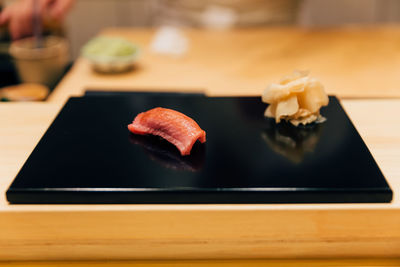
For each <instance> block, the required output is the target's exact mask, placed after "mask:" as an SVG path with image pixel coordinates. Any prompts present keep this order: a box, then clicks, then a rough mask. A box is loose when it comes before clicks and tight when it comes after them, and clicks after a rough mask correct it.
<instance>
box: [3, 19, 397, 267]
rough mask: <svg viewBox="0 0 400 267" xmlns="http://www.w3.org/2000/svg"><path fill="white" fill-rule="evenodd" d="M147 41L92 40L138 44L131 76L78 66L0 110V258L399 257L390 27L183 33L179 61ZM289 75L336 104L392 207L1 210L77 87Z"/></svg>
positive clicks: (231, 87)
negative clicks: (43, 95) (186, 48)
mask: <svg viewBox="0 0 400 267" xmlns="http://www.w3.org/2000/svg"><path fill="white" fill-rule="evenodd" d="M152 33H153V31H150V30H129V29H125V30H121V29H114V30H113V29H109V30H106V31H105V32H104V34H107V35H118V36H124V37H126V38H129V39H132V40H134V41H136V42H138V43H139V44H140V45H141V46H142V49H143V56H142V58H141V59H140V61H139V63H138V67H137V69H136V70H135V71H133V72H129V73H126V74H119V75H99V74H95V73H93V72H92V71H91V70H90V67H89V65H88V63H87V62H86V61H85V60H83V59H79V60H78V61H77V63H76V64H75V65H74V67H73V69H72V70H71V71H70V73H69V74H68V75H67V76H66V77H65V79H63V81H62V82H61V84H60V85H59V86H58V87H57V88H56V90H55V92H54V93H53V95H52V96H51V98H50V101H49V102H48V103H41V104H40V103H30V104H28V103H5V104H3V103H2V104H0V125H1V126H0V191H1V192H3V193H1V194H0V260H114V259H118V260H131V259H153V260H154V259H238V258H241V259H243V258H244V259H256V258H289V259H299V258H304V259H305V258H339V257H340V258H343V257H400V227H399V226H400V199H399V197H398V195H399V194H400V164H399V162H400V153H399V151H400V134H399V133H400V117H399V116H397V114H400V99H395V98H397V97H399V96H400V90H399V88H398V87H399V84H400V75H398V74H399V70H400V28H396V27H385V28H370V29H357V28H345V29H329V30H328V31H323V30H313V31H311V30H301V29H300V30H299V29H292V28H279V29H278V28H272V29H255V30H241V31H232V32H226V33H222V32H207V31H205V32H203V31H196V30H191V31H186V32H185V33H186V34H187V36H188V37H189V39H190V42H191V48H190V52H189V53H188V54H187V55H185V56H184V57H182V58H171V57H168V56H161V55H155V54H153V53H151V52H150V51H149V49H148V48H147V45H148V44H149V42H150V40H151V36H152ZM296 68H298V69H310V70H312V74H313V75H314V76H316V77H318V78H320V80H321V81H322V82H323V83H324V84H325V85H326V87H327V91H328V92H330V93H335V94H337V95H339V96H340V97H341V99H342V104H343V105H344V107H345V109H346V111H347V112H348V114H349V116H350V118H351V119H352V121H353V122H354V124H355V126H356V128H357V129H358V131H359V132H360V134H361V136H362V137H363V139H364V140H365V142H366V144H367V146H368V148H369V149H370V151H371V152H372V154H373V156H374V158H375V159H376V161H377V163H378V165H379V166H380V168H381V170H382V172H383V173H384V175H385V177H386V178H387V180H388V182H389V184H390V186H391V187H392V189H393V191H394V199H393V202H392V203H390V204H302V205H297V204H296V205H295V204H292V205H287V204H285V205H283V204H281V205H9V204H8V203H7V202H6V199H5V195H4V192H5V191H6V189H7V187H8V186H9V184H10V183H11V181H12V180H13V178H14V177H15V175H16V174H17V172H18V170H19V169H20V168H21V166H22V164H23V162H24V161H25V160H26V159H27V157H28V156H29V154H30V152H31V151H32V150H33V148H34V147H35V145H36V143H37V142H38V141H39V139H40V137H41V136H42V134H43V133H44V131H45V130H46V129H47V127H48V126H49V124H50V123H51V121H52V120H53V119H54V118H55V116H56V114H57V112H58V111H59V110H60V108H61V106H62V104H63V103H64V102H65V101H66V99H67V98H68V97H69V96H70V95H81V94H82V93H83V91H84V90H85V89H86V88H97V89H105V90H147V91H150V90H165V91H168V90H172V91H204V92H206V93H207V94H209V95H255V94H260V92H261V91H262V90H263V88H264V87H265V86H266V84H268V83H269V82H271V81H276V80H277V79H279V78H280V77H281V76H282V75H285V74H287V73H288V72H290V71H292V70H293V69H296ZM383 97H384V98H388V99H365V98H383ZM346 98H364V100H355V99H346ZM389 98H390V99H389ZM305 262H306V263H305V264H303V265H300V266H306V264H308V263H307V261H305ZM350 262H351V261H350ZM396 263H397V262H396ZM49 264H50V263H49ZM256 264H258V263H256ZM388 264H389V265H390V264H393V265H394V263H393V262H392V261H388ZM312 266H315V265H312Z"/></svg>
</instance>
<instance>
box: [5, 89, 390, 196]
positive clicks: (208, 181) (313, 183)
mask: <svg viewBox="0 0 400 267" xmlns="http://www.w3.org/2000/svg"><path fill="white" fill-rule="evenodd" d="M157 106H161V107H166V108H172V109H175V110H178V111H180V112H183V113H184V114H186V115H188V116H190V117H192V118H193V119H194V120H196V121H197V122H198V124H199V125H200V127H201V128H203V129H204V130H205V131H206V132H207V142H206V143H205V144H200V143H196V144H195V146H194V148H193V150H192V154H191V155H190V156H187V157H182V156H180V154H179V153H178V150H177V149H176V148H175V147H174V146H173V145H171V144H169V143H168V142H166V141H165V140H161V139H160V138H157V137H154V136H137V135H133V134H131V133H130V132H129V131H128V130H127V125H128V124H129V123H130V122H131V121H132V120H133V118H134V117H135V116H136V114H138V113H139V112H142V111H145V110H148V109H151V108H153V107H157ZM265 108H266V105H265V104H263V103H262V102H261V100H260V99H259V98H255V97H247V98H246V97H245V98H207V97H204V96H196V95H194V96H183V95H180V96H175V95H162V94H159V95H158V94H143V93H141V94H133V95H132V96H116V97H111V96H93V95H92V96H85V97H83V98H71V99H70V100H69V101H68V103H67V104H66V105H65V107H64V108H63V110H62V111H61V112H60V114H59V115H58V117H57V119H56V120H55V121H54V122H53V124H52V125H51V127H50V128H49V130H48V131H47V132H46V134H45V135H44V137H43V138H42V140H41V141H40V142H39V144H38V145H37V147H36V149H35V150H34V151H33V153H32V154H31V156H30V157H29V159H28V160H27V162H26V163H25V165H24V166H23V168H22V169H21V171H20V173H19V174H18V176H17V177H16V179H15V181H14V182H13V184H12V185H11V187H10V189H9V190H8V192H7V199H8V201H10V202H11V203H330V202H336V203H341V202H390V201H391V199H392V192H391V190H390V188H389V187H388V184H387V183H386V181H385V179H384V177H383V176H382V174H381V172H380V171H379V168H378V167H377V165H376V163H375V161H374V160H373V158H372V156H371V154H370V153H369V151H368V149H367V147H366V146H365V145H364V143H363V141H362V139H361V138H360V136H359V134H358V133H357V131H356V130H355V128H354V127H353V125H352V124H351V122H350V121H349V119H348V117H347V116H346V114H345V112H344V111H343V110H342V108H341V106H340V104H339V102H338V101H337V99H336V98H334V97H331V98H330V104H329V106H328V107H326V108H323V109H322V114H323V115H324V116H325V117H326V118H327V121H326V122H325V123H323V124H318V125H311V126H308V127H300V128H296V127H293V126H291V125H290V124H286V123H282V124H278V125H276V124H275V123H274V122H273V121H272V120H270V119H266V118H264V117H263V113H264V110H265Z"/></svg>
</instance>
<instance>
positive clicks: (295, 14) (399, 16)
mask: <svg viewBox="0 0 400 267" xmlns="http://www.w3.org/2000/svg"><path fill="white" fill-rule="evenodd" d="M207 2H209V3H208V4H209V5H213V6H218V5H220V6H224V5H227V4H231V3H234V4H235V5H236V6H240V5H242V6H243V8H244V9H247V10H249V11H248V15H247V16H249V17H251V18H253V19H254V20H256V22H253V23H252V21H251V19H249V21H248V22H247V24H246V23H243V24H244V25H242V26H256V25H257V24H258V25H260V24H263V22H265V24H268V23H271V24H275V25H276V24H279V23H282V24H287V23H294V24H298V25H301V26H310V27H314V26H316V27H318V26H336V25H343V24H374V23H394V22H399V21H400V1H398V0H328V1H327V0H325V1H320V0H304V1H292V0H290V1H287V0H278V1H263V0H256V1H254V0H250V1H249V0H242V1H241V0H235V1H229V0H222V1H221V0H218V1H210V0H208V1H204V0H203V1H195V0H194V1H192V0H180V1H168V0H161V1H158V0H77V1H76V3H75V6H74V7H73V9H72V10H71V12H70V15H69V16H68V17H67V19H66V24H65V25H66V33H67V36H68V38H69V40H70V42H71V48H72V50H71V51H72V56H73V58H76V57H77V56H78V55H79V50H80V47H81V46H82V45H83V44H85V43H86V42H87V41H88V40H89V39H90V38H92V37H93V36H94V35H95V34H97V33H98V32H99V31H100V30H101V29H104V28H105V27H110V26H112V27H127V26H128V27H129V26H138V27H146V26H155V25H160V24H162V23H163V22H164V23H174V24H179V22H177V21H179V19H185V20H184V21H186V22H187V24H188V25H189V26H199V24H198V23H195V22H193V21H194V20H195V19H194V18H195V17H196V14H195V13H196V12H193V10H194V11H196V10H198V9H200V10H202V11H204V9H206V5H207ZM263 2H264V3H263ZM260 4H261V5H264V6H265V10H259V9H258V7H259V6H258V5H260ZM174 5H175V6H174ZM177 6H178V7H177ZM166 9H167V11H166ZM252 9H255V10H252ZM160 10H162V11H163V12H161V11H160ZM174 11H175V12H174ZM190 12H192V13H194V14H192V15H191V14H190ZM221 13H223V12H221ZM89 14H90V21H89V20H88V15H89ZM182 17H183V18H182ZM258 17H261V18H259V19H258V21H260V22H259V23H257V18H258ZM271 17H274V18H271ZM174 18H176V19H175V21H174ZM271 20H272V21H271ZM182 24H184V23H182Z"/></svg>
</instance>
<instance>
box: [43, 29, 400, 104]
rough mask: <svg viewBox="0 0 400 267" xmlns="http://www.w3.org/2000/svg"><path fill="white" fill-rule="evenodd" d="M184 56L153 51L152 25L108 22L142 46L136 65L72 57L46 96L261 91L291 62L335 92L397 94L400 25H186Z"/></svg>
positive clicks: (109, 32) (374, 95)
mask: <svg viewBox="0 0 400 267" xmlns="http://www.w3.org/2000/svg"><path fill="white" fill-rule="evenodd" d="M184 34H185V36H186V37H187V38H188V40H189V43H190V46H189V50H188V52H187V53H186V54H185V55H184V56H182V57H171V56H166V55H159V54H154V53H153V52H152V51H151V49H150V48H149V45H150V43H151V41H152V38H153V36H154V30H140V29H137V30H132V29H108V30H105V31H104V32H103V35H108V36H120V37H124V38H127V39H129V40H131V41H133V42H135V43H137V44H139V45H140V47H141V51H142V56H141V58H140V59H139V62H138V64H137V68H136V69H135V71H132V72H128V73H125V74H119V75H100V74H96V73H94V72H93V71H92V70H91V68H90V66H89V64H88V62H87V61H86V60H84V59H78V60H77V62H76V64H75V65H74V67H73V68H72V70H71V71H70V74H69V75H67V77H66V78H65V79H64V80H63V81H62V83H61V84H60V85H59V86H58V87H57V89H56V91H55V92H54V93H53V94H52V96H51V97H50V100H51V101H61V102H63V101H65V99H66V98H67V97H68V96H69V95H71V94H72V95H80V94H82V93H83V91H84V90H85V88H97V89H105V90H167V91H170V90H172V91H204V92H206V93H207V94H209V95H226V94H228V95H259V94H261V92H262V91H263V89H264V88H265V87H266V86H267V84H269V83H271V82H275V81H278V80H279V79H280V78H281V77H282V76H284V75H287V74H289V73H290V72H292V71H293V70H294V69H300V70H310V71H311V75H312V76H315V77H317V78H319V79H320V80H321V81H322V83H323V84H324V85H325V86H326V90H327V91H328V93H329V94H335V95H338V96H340V97H341V98H382V97H400V71H399V70H400V27H389V26H386V27H380V28H349V27H348V28H341V29H337V28H333V29H325V28H324V29H314V30H311V29H299V28H259V29H245V30H235V31H227V32H223V31H201V30H186V31H184Z"/></svg>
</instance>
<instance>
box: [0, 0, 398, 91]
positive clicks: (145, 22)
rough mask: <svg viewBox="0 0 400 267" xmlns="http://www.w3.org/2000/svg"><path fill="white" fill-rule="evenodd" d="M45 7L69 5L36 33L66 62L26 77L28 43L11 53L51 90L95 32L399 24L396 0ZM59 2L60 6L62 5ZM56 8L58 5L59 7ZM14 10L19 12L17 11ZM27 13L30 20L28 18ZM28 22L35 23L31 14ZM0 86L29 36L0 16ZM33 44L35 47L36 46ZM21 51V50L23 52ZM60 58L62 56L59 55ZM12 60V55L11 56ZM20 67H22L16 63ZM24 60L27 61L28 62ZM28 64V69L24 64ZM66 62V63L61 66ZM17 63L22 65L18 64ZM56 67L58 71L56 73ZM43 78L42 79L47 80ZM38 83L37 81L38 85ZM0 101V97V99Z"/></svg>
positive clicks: (179, 0) (98, 2)
mask: <svg viewBox="0 0 400 267" xmlns="http://www.w3.org/2000/svg"><path fill="white" fill-rule="evenodd" d="M36 1H42V2H46V3H47V4H49V5H56V4H55V3H57V2H59V3H67V2H68V3H70V7H69V6H68V8H66V10H65V11H63V12H65V14H63V16H62V18H60V17H58V18H56V19H52V18H51V16H50V18H47V17H46V16H45V15H44V16H42V17H41V18H40V19H43V28H40V29H36V32H37V30H40V31H42V32H43V34H44V35H54V36H62V37H63V38H64V37H65V40H67V43H64V44H61V43H60V42H59V40H50V41H51V42H53V43H57V44H59V46H58V48H57V50H54V49H53V51H52V52H51V53H60V54H61V53H62V51H65V50H68V51H69V52H68V55H67V57H68V58H65V55H64V57H63V58H61V57H60V58H59V59H58V61H57V64H56V65H55V63H54V62H47V63H43V64H41V66H45V65H46V66H45V67H44V68H46V70H44V71H41V72H40V70H39V69H38V71H37V72H36V73H33V72H32V69H34V67H32V64H30V63H31V61H32V57H39V56H43V55H37V56H36V55H33V54H31V52H30V51H24V49H25V48H26V47H24V46H27V45H28V46H29V45H30V44H18V46H17V47H16V48H15V49H14V50H13V51H14V58H17V57H19V61H18V60H16V61H14V63H15V62H16V64H17V67H18V69H19V72H20V76H19V77H20V78H21V77H22V76H21V73H24V72H25V74H27V75H28V76H30V77H25V78H24V79H23V80H25V81H33V82H36V80H35V78H34V77H33V76H35V77H41V79H48V77H42V76H43V75H44V74H43V73H47V74H48V73H49V72H50V70H56V69H57V68H60V70H57V71H56V72H55V73H53V74H51V75H52V76H54V77H57V79H51V81H49V82H47V84H46V85H47V86H48V87H50V88H53V87H54V86H55V85H56V84H57V81H59V80H60V79H61V77H62V75H63V74H65V73H66V72H67V71H68V69H69V67H70V66H71V65H72V63H73V62H74V60H76V59H77V58H78V57H79V55H80V54H81V49H82V47H83V46H84V45H85V44H86V43H87V42H88V41H89V40H90V39H92V38H93V37H94V36H96V35H97V34H98V33H99V32H100V31H101V30H103V29H105V28H108V27H158V26H162V25H172V26H183V27H196V28H216V29H220V30H221V29H222V30H224V29H230V28H234V27H260V26H276V25H297V26H299V27H306V28H307V27H309V28H315V27H333V26H336V27H337V26H342V25H352V24H356V25H360V24H362V25H375V24H393V23H398V22H400V1H398V0H335V1H334V0H330V1H319V0H203V1H196V0H36ZM63 1H64V2H63ZM28 2H29V3H30V6H32V5H33V3H34V2H35V0H4V1H0V4H1V7H2V10H3V11H2V13H4V10H5V9H6V8H7V7H10V6H13V5H14V6H18V5H19V6H21V7H18V8H15V9H14V11H15V12H14V13H21V14H23V13H24V12H25V15H26V12H27V11H26V6H25V7H24V6H23V5H21V3H28ZM61 5H62V4H60V6H61ZM18 10H19V11H18ZM32 14H33V15H32ZM30 16H33V21H34V19H35V17H34V13H31V14H30ZM0 21H2V26H1V30H0V87H4V86H7V85H13V84H16V83H17V82H18V75H17V74H16V71H15V68H14V64H13V62H12V60H11V58H12V57H10V54H9V51H11V50H10V44H11V43H12V41H15V40H18V39H20V38H22V37H28V36H32V35H33V34H34V30H33V29H31V30H30V31H28V32H25V33H24V34H22V35H20V36H17V37H16V36H12V34H13V33H12V32H11V34H10V31H9V30H10V28H11V27H10V21H11V20H9V21H7V20H6V19H4V16H3V18H1V17H0ZM22 28H23V29H27V28H34V27H33V24H32V23H29V25H28V24H27V23H26V22H25V24H22ZM36 45H37V44H36ZM25 50H26V49H25ZM63 53H64V52H63ZM16 55H17V56H16ZM22 57H23V60H24V62H22V59H21V58H22ZM28 59H29V60H28ZM28 61H29V64H30V65H28V63H27V62H28ZM67 61H68V64H67V63H66V62H67ZM21 62H22V63H21ZM61 68H62V71H61ZM47 74H46V75H47ZM38 81H39V83H40V80H38ZM0 96H1V95H0ZM0 98H1V97H0Z"/></svg>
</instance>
